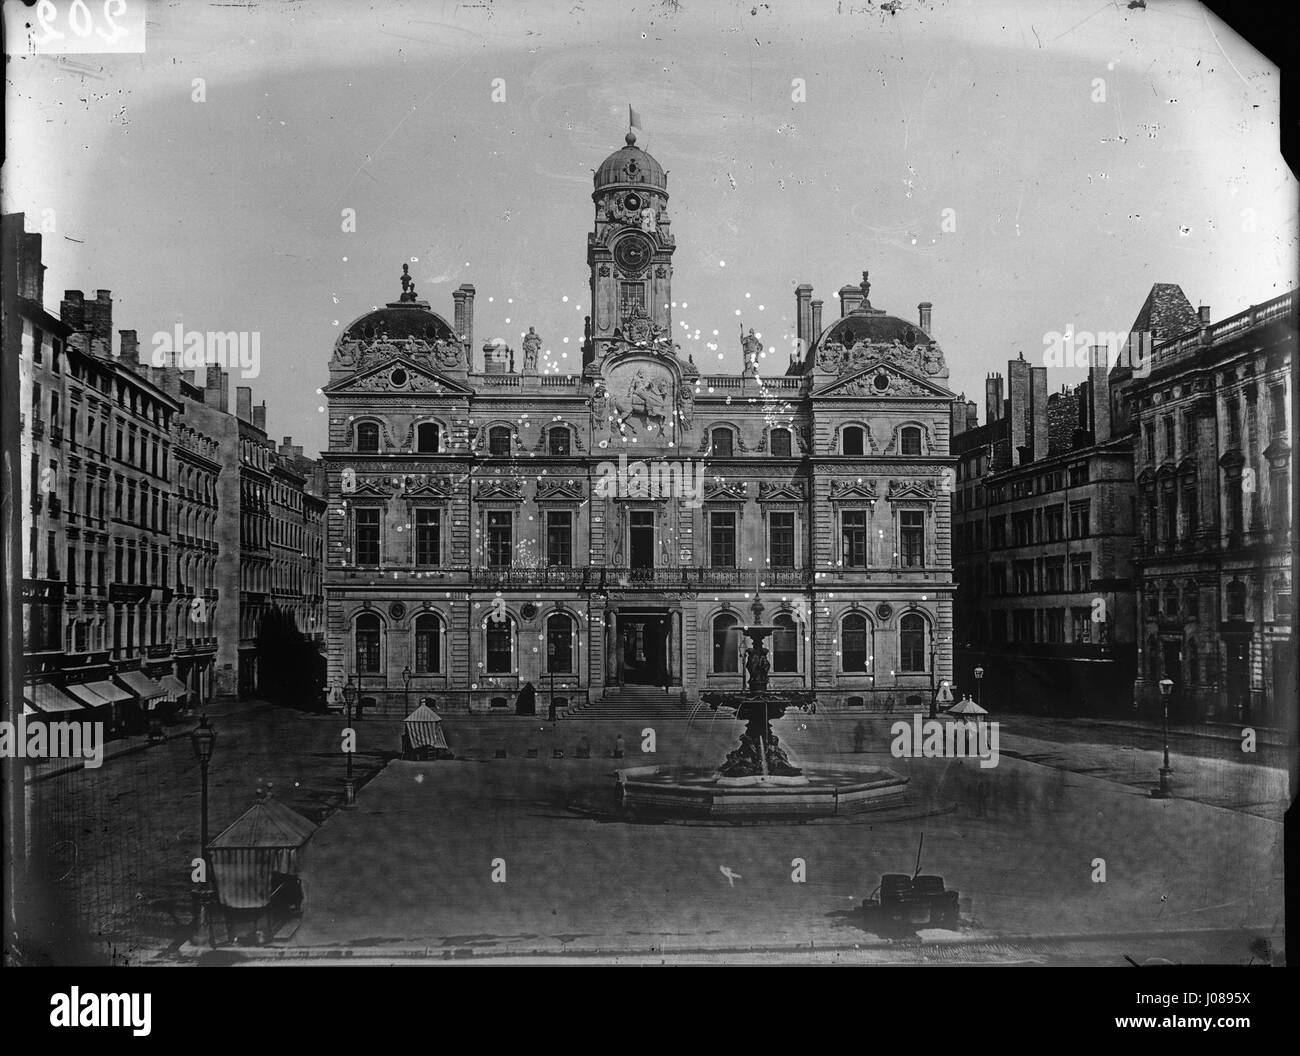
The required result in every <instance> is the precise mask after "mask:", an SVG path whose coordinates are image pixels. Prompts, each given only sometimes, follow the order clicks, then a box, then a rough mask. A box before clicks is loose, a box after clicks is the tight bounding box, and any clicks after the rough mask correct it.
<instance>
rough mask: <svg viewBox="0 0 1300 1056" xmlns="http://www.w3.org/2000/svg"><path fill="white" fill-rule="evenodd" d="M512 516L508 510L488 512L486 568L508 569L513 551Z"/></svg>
mask: <svg viewBox="0 0 1300 1056" xmlns="http://www.w3.org/2000/svg"><path fill="white" fill-rule="evenodd" d="M513 535H514V516H513V515H512V514H511V512H510V511H509V510H489V511H488V515H487V547H488V552H487V563H488V568H509V567H510V558H511V553H512V551H513V549H514V542H513Z"/></svg>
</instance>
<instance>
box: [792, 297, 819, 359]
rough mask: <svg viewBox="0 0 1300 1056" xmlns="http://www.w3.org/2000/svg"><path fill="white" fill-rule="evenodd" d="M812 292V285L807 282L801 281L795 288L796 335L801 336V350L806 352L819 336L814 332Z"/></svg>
mask: <svg viewBox="0 0 1300 1056" xmlns="http://www.w3.org/2000/svg"><path fill="white" fill-rule="evenodd" d="M812 292H813V288H812V286H811V285H810V284H809V283H806V282H801V283H800V284H799V285H798V286H796V287H795V288H794V327H795V336H796V337H798V338H799V344H800V351H805V352H806V351H807V350H808V346H809V345H811V344H812V343H813V341H814V340H816V338H817V335H816V334H815V333H814V332H813V321H812V304H811V302H812Z"/></svg>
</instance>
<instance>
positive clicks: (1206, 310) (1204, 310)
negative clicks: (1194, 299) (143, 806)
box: [1196, 304, 1210, 326]
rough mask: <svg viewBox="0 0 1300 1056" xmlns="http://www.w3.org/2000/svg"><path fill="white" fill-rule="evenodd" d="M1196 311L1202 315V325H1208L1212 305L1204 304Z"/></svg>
mask: <svg viewBox="0 0 1300 1056" xmlns="http://www.w3.org/2000/svg"><path fill="white" fill-rule="evenodd" d="M1196 311H1197V313H1198V314H1199V315H1200V317H1201V325H1202V326H1207V325H1208V324H1209V322H1210V306H1209V305H1208V304H1203V305H1201V306H1200V307H1199V308H1197V309H1196Z"/></svg>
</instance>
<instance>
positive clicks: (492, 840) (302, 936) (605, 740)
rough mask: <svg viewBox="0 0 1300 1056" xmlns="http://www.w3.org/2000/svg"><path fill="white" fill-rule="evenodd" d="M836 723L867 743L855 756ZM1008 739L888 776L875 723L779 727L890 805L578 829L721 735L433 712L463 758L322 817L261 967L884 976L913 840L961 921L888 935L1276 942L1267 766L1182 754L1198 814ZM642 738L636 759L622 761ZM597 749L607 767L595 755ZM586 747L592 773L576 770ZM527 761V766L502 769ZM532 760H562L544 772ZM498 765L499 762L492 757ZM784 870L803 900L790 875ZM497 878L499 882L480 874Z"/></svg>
mask: <svg viewBox="0 0 1300 1056" xmlns="http://www.w3.org/2000/svg"><path fill="white" fill-rule="evenodd" d="M858 721H862V722H863V723H864V728H865V731H866V733H867V736H866V744H865V746H866V748H867V749H868V751H867V752H865V753H863V754H852V745H853V740H854V732H855V729H856V724H857V722H858ZM384 726H390V727H391V731H392V733H391V735H392V736H393V738H394V740H395V739H396V737H397V736H398V734H399V729H400V727H399V724H398V723H396V722H392V723H379V722H375V723H373V724H371V725H370V727H369V730H368V732H367V736H369V735H372V734H374V735H378V734H379V732H380V730H381V729H382V728H383V727H384ZM1014 726H1015V718H1014V717H1013V716H1009V717H1007V719H1006V721H1005V724H1004V727H1003V731H1002V743H1001V749H1002V753H1003V754H1002V758H1001V759H1000V761H999V764H998V765H997V766H996V767H994V768H988V769H985V768H981V767H980V766H979V765H978V762H977V761H976V760H972V759H968V760H924V759H922V760H897V759H894V758H893V757H892V756H890V755H889V754H888V744H889V735H888V723H887V721H886V720H883V719H874V720H856V719H851V718H849V717H845V716H816V715H812V716H808V715H802V714H800V713H797V712H796V713H792V714H791V715H790V716H787V717H786V718H785V719H783V720H781V721H780V722H779V723H778V724H776V729H777V732H778V734H779V735H780V736H781V737H782V739H783V740H784V741H785V742H786V744H787V747H788V748H789V749H790V752H791V754H792V756H794V757H795V759H796V761H797V762H802V763H806V764H812V763H816V762H838V763H843V762H846V761H848V760H850V759H851V760H853V761H858V762H861V763H863V764H865V765H871V766H887V767H890V768H892V769H894V770H896V771H898V772H899V773H900V774H902V775H904V776H906V777H908V778H909V779H910V785H909V793H908V801H907V803H906V804H905V805H903V806H900V807H897V808H894V809H890V810H887V811H885V812H882V813H879V814H863V815H857V816H855V817H852V818H841V819H827V820H822V821H817V822H811V823H803V824H795V823H777V824H766V823H764V824H745V825H737V824H727V823H688V824H681V823H669V824H633V823H627V822H622V821H611V820H602V819H599V818H596V817H593V816H590V815H589V814H584V813H582V809H583V808H590V807H598V808H601V809H606V808H607V807H608V805H609V804H610V803H611V801H612V793H613V786H614V778H613V770H614V768H615V766H633V765H639V764H643V763H647V762H655V763H661V764H678V765H695V764H700V763H705V762H714V763H716V762H717V761H719V760H720V759H721V758H722V757H723V756H724V755H725V753H726V751H727V750H728V749H729V748H730V747H731V745H732V744H733V743H734V741H735V739H736V738H737V737H738V735H739V732H740V728H741V727H740V725H739V724H737V723H734V722H732V721H729V720H725V719H715V718H714V717H713V716H712V714H711V713H708V712H705V713H704V714H703V715H702V716H701V717H700V718H699V719H697V721H695V722H692V723H690V724H688V723H684V722H660V723H657V724H656V723H653V722H644V723H636V722H628V723H621V722H597V721H591V722H587V723H582V722H573V721H561V722H560V723H558V724H552V723H549V722H546V721H545V720H541V719H539V720H527V719H523V718H501V719H475V718H461V717H451V718H449V719H448V720H447V722H446V723H445V727H446V730H447V735H448V739H449V741H450V743H451V744H452V747H453V748H454V749H455V750H456V751H457V752H458V753H459V754H461V755H464V756H468V757H469V758H467V759H463V760H457V761H442V762H431V763H411V762H401V761H396V762H393V763H390V764H389V765H388V766H387V767H386V768H385V769H384V771H383V772H382V773H381V774H379V775H378V776H377V777H376V778H375V779H374V780H372V781H371V782H370V783H369V784H368V785H367V786H366V787H365V788H364V789H363V790H362V792H361V793H360V795H359V797H358V801H357V804H356V807H355V808H353V809H352V810H344V811H339V812H337V813H335V814H334V815H333V816H331V817H330V819H329V820H328V821H327V822H326V823H325V824H324V825H323V826H322V827H321V829H320V830H319V831H318V832H317V834H316V835H315V836H314V837H313V839H312V841H311V843H310V845H309V847H308V850H307V853H306V854H305V856H304V864H303V867H302V872H303V881H304V887H305V890H306V893H307V894H306V904H305V909H304V916H303V919H302V922H301V924H300V926H299V927H298V928H297V930H296V932H294V933H293V934H292V936H291V937H289V938H287V939H286V940H284V941H283V942H282V943H279V944H278V945H279V946H280V947H281V948H280V949H276V950H266V951H264V953H263V954H262V956H265V957H267V958H274V957H293V958H297V957H301V956H311V955H317V956H331V955H338V954H347V955H348V956H349V957H359V958H368V959H379V960H381V961H382V960H385V959H395V960H397V959H401V958H402V957H403V956H408V955H415V956H431V957H441V956H449V957H450V956H465V955H469V954H473V955H475V956H483V955H488V956H495V957H506V958H509V957H511V956H533V957H554V956H556V955H561V954H570V955H572V954H575V953H585V954H591V955H596V956H604V957H624V958H627V959H632V960H635V959H638V958H640V959H654V958H656V957H660V958H662V957H672V958H675V957H678V956H680V957H684V958H690V957H704V958H709V957H718V956H721V957H723V958H727V957H729V956H730V957H734V958H736V959H744V958H747V957H752V956H755V955H756V954H755V951H763V950H767V951H773V953H774V955H775V954H780V955H782V956H799V955H800V953H799V951H808V955H809V956H812V955H813V954H812V951H815V950H820V951H821V953H820V954H818V955H817V956H819V957H823V958H824V957H838V956H843V955H845V954H846V953H847V955H848V956H852V955H853V951H854V950H855V949H858V950H861V951H862V957H863V958H867V959H870V958H872V957H874V958H875V959H881V958H883V959H886V960H889V959H896V958H897V959H904V960H905V959H907V957H908V956H910V955H909V954H907V953H906V952H904V951H905V949H906V947H905V946H897V945H894V946H891V945H890V944H891V942H892V943H894V944H897V943H898V941H899V940H900V936H899V935H897V934H895V935H892V936H889V935H886V936H882V935H880V934H878V933H876V932H875V931H872V930H870V929H869V927H868V925H867V922H866V921H865V920H864V919H863V918H862V916H861V915H860V914H859V913H858V912H857V907H858V906H859V905H860V903H861V901H862V899H863V898H865V897H866V896H868V895H870V894H871V893H872V891H873V890H874V889H875V887H876V885H877V884H878V883H879V881H880V875H881V874H882V873H886V872H907V873H910V872H911V871H912V870H913V867H914V863H915V858H916V853H917V842H918V839H919V837H920V836H921V835H922V834H924V836H925V850H924V861H923V871H924V872H927V873H938V874H941V875H942V876H943V877H944V878H945V880H946V881H947V884H948V886H949V887H950V888H957V889H958V890H959V891H960V892H961V902H962V907H963V918H964V923H963V926H962V928H961V930H960V931H958V932H941V931H938V930H935V931H925V932H922V933H921V934H920V935H919V936H915V935H905V936H902V937H901V938H902V939H913V940H914V939H916V938H918V937H919V938H921V939H928V940H932V941H936V942H942V941H955V942H959V943H962V944H964V948H967V949H971V950H975V949H979V950H984V951H988V956H989V957H990V958H992V959H995V960H996V959H1009V960H1016V959H1019V957H1020V954H1019V953H1018V952H1017V951H1018V950H1020V949H1023V948H1026V944H1031V945H1032V942H1033V940H1041V939H1045V938H1055V939H1056V940H1057V942H1058V949H1062V948H1064V947H1065V946H1066V945H1068V943H1069V939H1070V937H1075V938H1076V939H1078V938H1081V939H1082V940H1084V942H1085V945H1087V940H1088V939H1093V940H1098V941H1102V942H1103V943H1104V947H1105V949H1104V952H1099V953H1097V954H1096V957H1097V958H1099V959H1101V960H1103V961H1106V962H1107V963H1116V962H1119V960H1120V958H1121V954H1125V953H1128V952H1129V951H1130V950H1133V951H1135V952H1136V951H1142V952H1143V953H1144V954H1145V955H1148V956H1166V957H1169V958H1170V959H1178V960H1187V961H1196V960H1217V961H1222V960H1224V959H1233V960H1235V959H1240V960H1241V961H1242V962H1245V961H1246V960H1248V959H1249V958H1250V956H1251V955H1252V949H1254V950H1258V949H1259V945H1258V943H1259V940H1260V939H1268V940H1269V941H1270V942H1271V943H1272V944H1273V947H1274V948H1280V947H1281V940H1282V936H1283V931H1282V929H1283V916H1282V899H1283V894H1282V891H1283V876H1282V826H1281V824H1280V823H1279V821H1277V820H1275V817H1276V818H1280V811H1281V809H1282V804H1283V803H1285V801H1286V798H1287V797H1286V792H1285V790H1286V775H1285V771H1284V769H1283V768H1282V766H1283V763H1282V759H1281V758H1280V757H1279V756H1278V755H1277V754H1276V753H1274V754H1273V755H1272V756H1270V757H1268V758H1267V760H1266V759H1265V758H1264V757H1261V758H1260V760H1259V761H1256V760H1254V759H1251V758H1250V757H1247V758H1246V759H1245V760H1243V761H1235V760H1231V759H1223V758H1210V759H1202V758H1199V757H1198V756H1197V755H1196V754H1195V752H1196V749H1197V746H1196V745H1195V744H1191V745H1190V746H1184V745H1183V743H1182V742H1179V745H1180V748H1182V747H1185V750H1186V754H1183V753H1182V752H1176V753H1174V756H1173V758H1172V759H1171V762H1172V765H1173V767H1174V770H1175V781H1176V787H1178V788H1179V789H1180V794H1182V795H1196V796H1199V797H1201V798H1202V799H1206V800H1209V802H1197V801H1196V800H1195V799H1186V798H1183V799H1171V800H1164V801H1160V800H1152V799H1150V798H1148V796H1147V794H1146V793H1147V790H1148V789H1149V788H1150V787H1151V786H1152V785H1153V784H1154V781H1155V769H1156V767H1158V766H1159V753H1158V752H1152V751H1151V750H1150V749H1144V748H1131V747H1130V748H1128V749H1125V746H1124V744H1123V742H1124V741H1125V740H1131V739H1132V737H1131V735H1130V734H1128V733H1124V732H1121V733H1120V734H1119V735H1117V736H1118V740H1119V742H1120V743H1118V744H1117V743H1109V744H1106V743H1102V744H1096V743H1084V744H1080V743H1077V742H1076V743H1073V744H1063V743H1058V742H1055V741H1052V740H1051V739H1050V738H1049V737H1045V736H1035V737H1028V736H1025V735H1023V734H1017V733H1015V732H1014V729H1013V727H1014ZM646 727H653V728H654V729H655V734H656V741H657V743H656V746H655V747H656V753H655V754H654V755H653V756H651V755H646V754H643V753H642V752H641V751H640V746H641V731H642V730H643V729H644V728H646ZM618 732H621V733H622V734H623V737H624V741H625V745H626V751H627V758H625V759H623V760H614V759H611V758H609V752H610V747H611V744H612V741H613V737H614V735H615V734H616V733H618ZM1036 732H1038V733H1041V732H1042V731H1041V730H1038V731H1036ZM582 736H586V737H587V738H588V741H589V743H590V746H591V752H592V755H593V758H591V759H585V760H584V759H577V758H575V757H574V755H575V747H576V743H577V741H578V738H579V737H582ZM1188 740H1190V739H1188ZM529 747H532V748H535V749H537V755H538V757H537V758H531V759H530V758H525V757H523V756H525V752H526V750H527V748H529ZM554 747H562V748H563V749H564V751H565V758H563V759H554V758H551V755H552V749H553V748H554ZM500 748H505V750H506V751H507V752H508V756H509V757H508V758H505V759H498V758H494V755H495V753H496V751H497V750H498V749H500ZM846 753H848V754H847V755H846ZM1210 754H1215V753H1213V752H1211V753H1210ZM1018 756H1019V757H1018ZM1040 759H1041V760H1042V761H1035V760H1040ZM1076 771H1077V772H1076ZM1215 800H1219V801H1222V804H1228V805H1233V806H1239V807H1241V808H1243V809H1228V807H1227V806H1225V805H1221V804H1219V803H1216V802H1215ZM575 808H576V809H575ZM1260 813H1264V814H1266V815H1272V816H1262V817H1261V816H1257V815H1258V814H1260ZM795 859H803V861H804V863H805V866H806V877H807V879H806V882H805V883H794V882H792V879H791V874H792V870H793V869H794V868H795V862H794V860H795ZM495 860H503V861H504V869H505V882H503V883H494V882H493V880H492V874H493V871H494V867H495V868H496V869H497V870H498V877H499V876H500V866H501V862H500V861H495ZM1099 860H1102V861H1104V870H1105V881H1104V882H1096V881H1095V878H1099V877H1100V873H1099V868H1100V866H1101V861H1099ZM724 868H725V869H726V870H727V871H728V872H730V873H731V874H732V876H731V878H730V879H729V878H728V876H727V875H726V873H724V872H723V869H724ZM1252 943H1254V944H1255V945H1254V947H1252ZM1081 956H1082V955H1081ZM1082 959H1084V960H1087V959H1089V958H1088V957H1087V956H1082Z"/></svg>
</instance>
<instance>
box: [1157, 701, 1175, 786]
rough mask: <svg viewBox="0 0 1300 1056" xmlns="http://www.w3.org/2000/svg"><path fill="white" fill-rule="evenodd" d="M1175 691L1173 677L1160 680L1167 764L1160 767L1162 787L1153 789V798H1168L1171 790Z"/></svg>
mask: <svg viewBox="0 0 1300 1056" xmlns="http://www.w3.org/2000/svg"><path fill="white" fill-rule="evenodd" d="M1173 691H1174V682H1173V679H1171V678H1162V679H1161V680H1160V702H1161V704H1162V705H1163V706H1162V708H1161V716H1162V718H1161V722H1160V728H1161V732H1162V734H1163V737H1164V742H1165V765H1164V766H1162V767H1161V768H1160V787H1159V788H1153V789H1152V790H1151V798H1152V799H1168V798H1169V796H1170V792H1169V775H1170V774H1172V773H1173V772H1174V771H1173V769H1172V768H1171V767H1170V765H1169V696H1170V694H1171V693H1173Z"/></svg>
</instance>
